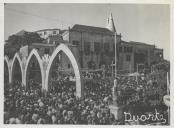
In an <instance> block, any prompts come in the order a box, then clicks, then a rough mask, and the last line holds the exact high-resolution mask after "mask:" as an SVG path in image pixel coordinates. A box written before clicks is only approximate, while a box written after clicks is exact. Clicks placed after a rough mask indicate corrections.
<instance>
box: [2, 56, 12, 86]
mask: <svg viewBox="0 0 174 128" xmlns="http://www.w3.org/2000/svg"><path fill="white" fill-rule="evenodd" d="M4 61H5V63H7V67H8V76H9V78H8V79H9V81H8V82H9V83H11V70H10V63H9V59H8V56H5V57H4ZM4 68H5V64H4Z"/></svg>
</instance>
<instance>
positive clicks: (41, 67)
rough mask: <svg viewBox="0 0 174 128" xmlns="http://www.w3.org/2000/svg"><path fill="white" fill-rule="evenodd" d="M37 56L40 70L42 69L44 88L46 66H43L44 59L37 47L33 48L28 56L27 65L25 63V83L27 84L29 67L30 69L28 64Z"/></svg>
mask: <svg viewBox="0 0 174 128" xmlns="http://www.w3.org/2000/svg"><path fill="white" fill-rule="evenodd" d="M33 56H35V57H36V59H37V61H38V63H39V66H40V70H41V81H42V88H43V86H44V68H43V64H42V59H41V58H40V55H39V53H38V52H37V50H36V49H33V50H32V51H31V52H30V55H29V56H28V58H27V62H26V65H25V70H24V85H25V86H26V85H27V69H28V65H29V63H30V61H31V58H32V57H33Z"/></svg>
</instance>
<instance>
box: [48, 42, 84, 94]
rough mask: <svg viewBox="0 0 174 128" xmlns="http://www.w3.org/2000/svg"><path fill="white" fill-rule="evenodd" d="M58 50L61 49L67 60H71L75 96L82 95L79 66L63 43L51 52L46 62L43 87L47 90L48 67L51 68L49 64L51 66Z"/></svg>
mask: <svg viewBox="0 0 174 128" xmlns="http://www.w3.org/2000/svg"><path fill="white" fill-rule="evenodd" d="M60 51H63V52H64V53H65V54H66V55H67V57H68V58H69V60H70V61H71V64H72V67H73V69H74V73H75V77H76V96H78V97H81V96H82V84H81V76H80V70H79V66H78V63H77V61H76V59H75V57H74V55H73V53H72V52H71V50H70V49H69V48H68V47H67V46H66V45H65V44H60V45H59V46H58V47H57V48H56V49H55V50H54V52H53V54H52V55H51V57H50V61H49V63H48V66H47V70H46V77H45V89H46V90H48V82H49V74H50V69H51V66H52V63H53V61H54V59H55V57H56V56H57V54H58V53H59V52H60Z"/></svg>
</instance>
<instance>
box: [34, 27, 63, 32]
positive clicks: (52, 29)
mask: <svg viewBox="0 0 174 128" xmlns="http://www.w3.org/2000/svg"><path fill="white" fill-rule="evenodd" d="M54 30H60V29H58V28H53V29H41V30H37V31H35V32H42V31H54Z"/></svg>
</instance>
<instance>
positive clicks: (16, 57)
mask: <svg viewBox="0 0 174 128" xmlns="http://www.w3.org/2000/svg"><path fill="white" fill-rule="evenodd" d="M16 59H17V61H18V62H19V65H20V69H21V77H22V78H21V80H22V81H21V82H23V68H22V60H21V58H20V57H19V54H18V53H16V54H15V56H14V57H13V60H12V63H11V81H12V80H13V68H14V62H15V60H16Z"/></svg>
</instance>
